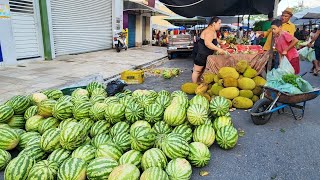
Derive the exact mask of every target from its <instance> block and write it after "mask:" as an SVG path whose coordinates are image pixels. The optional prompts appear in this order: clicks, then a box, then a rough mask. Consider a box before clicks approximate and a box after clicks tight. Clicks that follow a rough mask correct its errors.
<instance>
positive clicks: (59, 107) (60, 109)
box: [52, 101, 73, 120]
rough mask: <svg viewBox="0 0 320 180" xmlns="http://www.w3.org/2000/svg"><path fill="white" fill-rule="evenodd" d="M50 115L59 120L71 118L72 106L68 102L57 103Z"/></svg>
mask: <svg viewBox="0 0 320 180" xmlns="http://www.w3.org/2000/svg"><path fill="white" fill-rule="evenodd" d="M52 115H53V117H55V118H57V119H60V120H64V119H67V118H70V117H72V115H73V104H72V103H71V102H68V101H61V102H57V103H56V104H55V105H54V107H53V109H52Z"/></svg>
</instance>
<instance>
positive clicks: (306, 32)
mask: <svg viewBox="0 0 320 180" xmlns="http://www.w3.org/2000/svg"><path fill="white" fill-rule="evenodd" d="M308 35H309V32H308V31H307V27H306V26H303V29H302V30H301V32H300V36H301V39H300V40H302V41H306V40H307V37H308Z"/></svg>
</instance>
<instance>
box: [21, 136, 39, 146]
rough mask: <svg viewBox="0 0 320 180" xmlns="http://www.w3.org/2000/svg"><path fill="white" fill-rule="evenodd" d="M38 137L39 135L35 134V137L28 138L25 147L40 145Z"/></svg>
mask: <svg viewBox="0 0 320 180" xmlns="http://www.w3.org/2000/svg"><path fill="white" fill-rule="evenodd" d="M40 138H41V136H35V137H32V138H30V140H29V141H28V142H27V144H26V147H25V148H27V147H29V146H33V145H37V146H39V145H40Z"/></svg>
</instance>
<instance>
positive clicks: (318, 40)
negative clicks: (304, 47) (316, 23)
mask: <svg viewBox="0 0 320 180" xmlns="http://www.w3.org/2000/svg"><path fill="white" fill-rule="evenodd" d="M313 42H314V50H315V54H316V60H315V61H313V62H312V63H313V66H314V68H313V74H314V75H315V76H317V75H318V74H319V72H320V30H317V32H316V33H315V35H314V36H313V38H312V40H311V42H310V43H309V44H308V47H311V46H312V43H313Z"/></svg>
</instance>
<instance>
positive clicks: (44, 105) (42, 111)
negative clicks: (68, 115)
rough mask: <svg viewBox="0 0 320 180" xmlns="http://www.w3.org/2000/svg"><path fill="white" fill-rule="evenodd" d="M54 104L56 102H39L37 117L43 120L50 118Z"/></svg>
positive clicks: (49, 100)
mask: <svg viewBox="0 0 320 180" xmlns="http://www.w3.org/2000/svg"><path fill="white" fill-rule="evenodd" d="M56 103H57V101H55V100H51V99H48V100H44V101H41V102H40V103H39V105H38V115H40V116H42V117H44V118H47V117H50V116H52V109H53V107H54V106H55V104H56Z"/></svg>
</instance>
